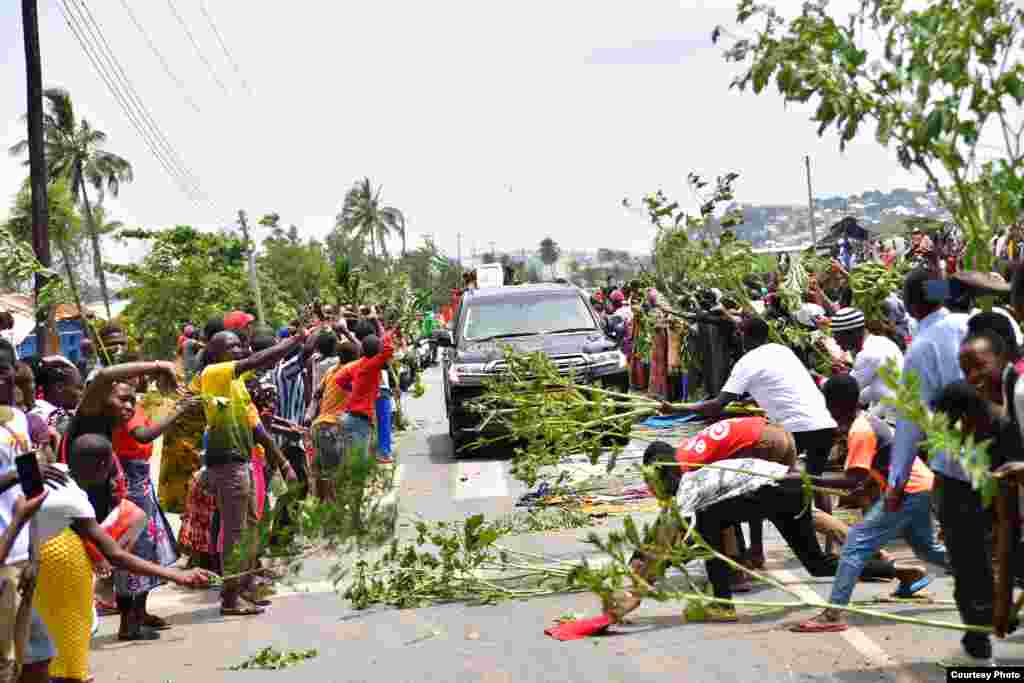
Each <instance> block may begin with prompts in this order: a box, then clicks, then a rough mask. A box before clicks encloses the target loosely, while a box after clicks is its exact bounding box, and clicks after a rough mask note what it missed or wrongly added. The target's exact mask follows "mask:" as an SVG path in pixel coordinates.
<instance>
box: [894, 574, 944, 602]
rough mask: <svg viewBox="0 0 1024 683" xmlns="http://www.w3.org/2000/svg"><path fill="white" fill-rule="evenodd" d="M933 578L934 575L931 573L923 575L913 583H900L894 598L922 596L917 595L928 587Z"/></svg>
mask: <svg viewBox="0 0 1024 683" xmlns="http://www.w3.org/2000/svg"><path fill="white" fill-rule="evenodd" d="M933 580H934V579H933V577H932V576H931V575H930V574H929V575H926V576H923V577H921V578H920V579H918V580H917V581H915V582H914V583H911V584H906V583H900V585H899V587H898V588H897V589H896V591H895V592H894V593H893V594H892V595H893V597H894V598H903V599H904V600H905V599H907V598H914V597H921V596H919V595H917V593H918V592H919V591H922V590H924V589H925V588H927V587H928V585H929V584H930V583H931V582H932V581H933Z"/></svg>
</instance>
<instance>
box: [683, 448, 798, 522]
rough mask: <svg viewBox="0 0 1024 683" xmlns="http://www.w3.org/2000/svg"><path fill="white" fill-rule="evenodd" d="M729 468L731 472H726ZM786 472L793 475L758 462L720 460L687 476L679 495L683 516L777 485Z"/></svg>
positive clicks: (777, 465) (774, 464)
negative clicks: (777, 480) (775, 483)
mask: <svg viewBox="0 0 1024 683" xmlns="http://www.w3.org/2000/svg"><path fill="white" fill-rule="evenodd" d="M726 467H727V468H729V469H723V468H726ZM736 470H747V471H745V472H738V471H736ZM786 472H789V467H787V466H786V465H783V464H780V463H777V462H769V461H767V460H760V459H758V458H740V459H737V460H720V461H719V462H717V463H714V466H713V467H712V466H706V467H701V468H700V469H698V470H696V471H694V472H687V473H686V474H684V475H683V479H682V481H681V482H679V491H678V493H676V501H677V502H678V503H679V512H680V514H682V515H683V516H684V517H685V516H689V515H692V514H694V513H696V512H698V511H699V510H703V509H705V508H708V507H711V506H712V505H714V504H715V503H720V502H722V501H723V500H728V499H730V498H735V497H736V496H744V495H746V494H748V493H751V492H753V491H756V490H757V489H759V488H761V487H762V486H769V485H773V484H774V481H773V479H774V478H777V477H781V476H782V475H784V474H786ZM752 473H753V474H752Z"/></svg>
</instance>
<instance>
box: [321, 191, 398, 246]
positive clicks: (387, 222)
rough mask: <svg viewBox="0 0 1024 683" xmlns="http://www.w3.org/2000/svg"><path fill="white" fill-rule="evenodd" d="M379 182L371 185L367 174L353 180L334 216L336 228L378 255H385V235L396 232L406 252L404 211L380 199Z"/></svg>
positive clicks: (386, 237)
mask: <svg viewBox="0 0 1024 683" xmlns="http://www.w3.org/2000/svg"><path fill="white" fill-rule="evenodd" d="M382 190H383V187H382V186H377V187H376V188H374V187H373V183H371V182H370V179H369V178H363V179H362V180H360V181H358V182H356V183H355V184H354V185H352V187H351V188H349V190H348V192H347V193H345V201H344V202H343V204H342V207H341V213H339V214H338V215H337V217H336V218H335V230H336V231H338V232H340V233H341V234H342V235H344V236H345V237H346V238H347V239H348V240H350V241H355V242H357V243H358V244H361V245H363V246H364V247H365V245H367V244H369V245H370V253H371V255H372V256H373V258H375V259H376V258H377V248H378V247H379V248H380V255H381V256H382V257H383V258H384V259H387V258H388V247H387V239H388V237H389V236H391V235H393V234H395V235H399V236H400V237H401V238H402V254H403V255H404V254H405V239H406V234H405V215H404V214H403V213H402V212H401V211H400V210H398V209H396V208H395V207H393V206H385V205H384V204H383V203H382V201H381V192H382Z"/></svg>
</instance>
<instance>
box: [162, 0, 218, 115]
mask: <svg viewBox="0 0 1024 683" xmlns="http://www.w3.org/2000/svg"><path fill="white" fill-rule="evenodd" d="M167 4H168V5H169V6H170V8H171V13H172V14H173V15H174V18H175V19H177V20H178V23H179V24H180V25H181V28H182V30H184V31H185V35H186V36H188V39H189V41H191V43H192V47H193V48H195V51H196V54H197V55H198V56H199V59H201V60H202V62H203V64H205V65H206V68H207V69H208V70H209V72H210V75H211V76H212V77H213V80H215V81H216V82H217V85H219V86H220V89H221V90H223V91H224V94H225V95H227V94H228V89H227V86H226V85H224V81H222V80H220V77H219V76H218V75H217V72H216V71H214V70H213V65H212V64H210V60H209V59H207V58H206V55H205V54H203V50H202V48H200V47H199V43H198V42H196V37H195V36H194V35H192V31H191V30H190V29H189V27H188V24H186V23H185V20H184V19H182V18H181V14H179V13H178V8H177V7H175V6H174V0H167Z"/></svg>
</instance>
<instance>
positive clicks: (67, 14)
mask: <svg viewBox="0 0 1024 683" xmlns="http://www.w3.org/2000/svg"><path fill="white" fill-rule="evenodd" d="M58 8H59V9H60V11H61V14H62V15H63V16H64V21H65V22H66V23H67V25H68V28H69V29H70V30H71V33H72V34H73V35H74V36H75V40H77V41H78V44H79V45H80V46H81V47H82V51H83V52H84V53H85V56H86V57H87V58H88V59H89V61H90V62H91V63H92V66H93V69H95V71H96V73H97V75H98V76H99V77H100V79H101V80H103V82H104V84H105V85H106V86H107V90H109V91H110V94H111V95H112V96H113V97H114V100H115V101H116V102H117V104H118V106H120V107H121V111H122V112H123V113H124V114H125V116H126V117H127V118H128V121H129V122H130V123H131V124H132V126H133V127H134V128H135V131H136V132H137V133H138V134H139V137H141V138H142V141H143V143H144V144H145V145H146V146H147V147H148V148H149V151H150V152H152V154H153V156H154V157H156V160H157V161H158V162H159V163H160V165H161V166H163V168H164V170H165V171H166V172H167V175H169V176H170V177H171V180H173V181H174V182H175V184H176V185H177V186H178V189H179V190H181V191H182V192H183V193H184V194H186V195H187V196H188V197H189V199H192V200H193V201H195V200H196V198H195V196H194V195H193V194H192V193H191V190H190V189H189V188H188V186H187V185H186V184H185V182H184V181H183V179H182V178H181V177H180V175H179V174H178V172H176V171H175V169H174V168H173V167H172V166H171V165H170V164H169V163H168V161H167V160H166V159H165V158H164V157H163V155H162V154H161V153H160V152H159V151H158V150H157V148H156V146H155V145H154V144H153V142H152V140H151V139H150V138H149V136H148V135H147V131H144V130H143V126H142V125H141V124H140V123H139V122H138V121H137V120H136V118H135V116H134V114H133V112H131V110H130V108H129V107H128V106H127V104H126V103H125V101H124V98H123V97H122V96H121V93H120V91H119V90H118V89H117V88H116V87H115V86H114V83H113V81H112V80H111V78H110V76H109V75H108V74H107V72H106V70H105V69H104V67H103V66H102V65H101V64H100V63H99V60H98V58H97V57H96V56H95V55H94V54H93V49H94V48H93V47H92V46H91V45H90V44H89V43H88V40H87V39H86V37H85V32H84V31H83V30H82V29H81V27H80V25H79V23H78V19H77V18H75V17H73V16H72V15H71V8H70V7H68V4H67V0H61V4H60V5H58Z"/></svg>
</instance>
